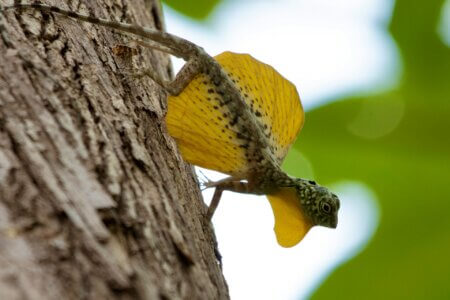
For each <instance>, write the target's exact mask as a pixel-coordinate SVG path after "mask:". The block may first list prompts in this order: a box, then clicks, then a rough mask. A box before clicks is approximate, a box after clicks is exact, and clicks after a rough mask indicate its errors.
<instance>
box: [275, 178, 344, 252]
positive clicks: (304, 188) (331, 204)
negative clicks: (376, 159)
mask: <svg viewBox="0 0 450 300" xmlns="http://www.w3.org/2000/svg"><path fill="white" fill-rule="evenodd" d="M267 198H268V199H269V202H270V204H271V206H272V211H273V213H274V217H275V227H274V230H275V234H276V237H277V241H278V243H279V244H280V245H281V246H283V247H292V246H295V245H296V244H298V243H299V242H300V241H301V240H302V239H303V238H304V237H305V235H306V234H307V233H308V231H309V230H310V229H311V228H312V227H313V226H315V225H320V226H325V227H331V228H336V226H337V220H338V217H337V213H338V210H339V205H340V204H339V199H338V197H337V196H336V195H335V194H333V193H331V192H330V191H328V190H327V189H326V188H324V187H322V186H319V185H318V184H316V183H315V182H314V181H310V180H304V179H294V178H285V180H283V181H282V182H278V187H277V189H276V190H275V191H273V192H272V193H269V194H267Z"/></svg>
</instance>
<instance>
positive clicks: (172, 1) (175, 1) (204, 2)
mask: <svg viewBox="0 0 450 300" xmlns="http://www.w3.org/2000/svg"><path fill="white" fill-rule="evenodd" d="M163 2H164V3H165V4H167V5H168V6H170V7H171V8H173V9H174V10H176V11H178V12H179V13H181V14H183V15H185V16H188V17H190V18H193V19H197V20H204V19H206V18H207V17H208V16H209V15H210V14H211V13H212V11H213V10H214V8H215V7H216V6H217V4H219V3H220V2H221V0H195V1H190V0H163Z"/></svg>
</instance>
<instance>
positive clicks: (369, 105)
mask: <svg viewBox="0 0 450 300" xmlns="http://www.w3.org/2000/svg"><path fill="white" fill-rule="evenodd" d="M165 2H166V3H167V4H168V5H169V6H171V7H173V8H174V9H176V10H178V11H179V12H181V13H183V14H186V15H188V16H189V17H191V18H195V19H204V18H206V17H207V16H208V14H210V13H211V11H212V10H213V9H214V7H215V6H216V5H217V4H218V3H219V2H220V0H215V1H208V0H202V1H194V2H193V1H184V0H165ZM443 3H444V1H443V0H429V1H422V0H397V1H396V3H395V10H394V14H393V17H392V22H391V25H390V31H391V34H392V36H393V38H394V40H395V41H396V42H397V45H398V47H399V49H400V52H401V57H402V65H403V70H402V72H403V73H402V78H401V82H400V84H399V86H397V87H396V88H395V90H392V91H389V92H386V93H382V94H376V95H371V96H366V97H351V98H347V99H340V100H339V101H336V102H334V103H331V104H329V105H326V106H323V107H320V108H318V109H315V110H313V111H310V112H307V116H306V117H307V122H306V123H305V127H304V129H303V131H302V133H301V136H300V138H299V139H298V140H297V143H296V145H295V147H296V149H297V150H299V151H301V153H304V154H305V156H306V157H308V159H309V161H310V162H311V163H312V166H313V168H314V174H315V175H316V176H315V177H316V179H317V180H318V181H319V182H320V183H321V184H324V185H327V184H328V185H329V184H331V183H334V182H338V181H342V180H356V181H361V182H364V183H365V184H367V185H368V186H370V187H371V188H372V189H373V190H374V191H375V193H376V195H377V197H378V200H379V206H380V208H381V221H380V224H379V228H378V230H377V232H376V234H375V236H374V238H373V239H372V240H371V242H370V243H369V245H368V246H367V248H366V249H365V250H364V251H363V252H362V253H361V254H360V255H358V256H357V257H355V258H354V259H352V260H350V261H349V262H348V263H346V264H344V265H343V266H341V267H339V268H338V269H337V270H336V271H335V272H334V273H333V274H332V275H331V276H330V277H329V278H328V279H327V280H326V282H325V283H324V284H323V285H322V286H321V287H320V288H319V289H318V291H317V292H316V293H315V294H314V295H313V298H316V299H404V298H408V299H450V49H449V48H448V47H446V46H445V45H444V44H443V43H442V41H441V40H440V39H439V37H438V36H437V30H436V28H437V25H438V22H439V17H440V13H441V9H442V7H443ZM285 166H286V169H288V170H289V172H290V173H291V174H292V175H296V176H305V177H310V175H311V173H310V168H307V170H304V169H305V168H304V166H305V161H304V160H303V159H301V158H300V159H299V158H298V156H297V158H296V157H295V155H294V156H292V155H291V156H288V159H287V161H286V165H285ZM300 166H301V167H302V168H303V170H299V167H300ZM296 170H297V172H296ZM298 170H299V171H298ZM331 250H332V249H331Z"/></svg>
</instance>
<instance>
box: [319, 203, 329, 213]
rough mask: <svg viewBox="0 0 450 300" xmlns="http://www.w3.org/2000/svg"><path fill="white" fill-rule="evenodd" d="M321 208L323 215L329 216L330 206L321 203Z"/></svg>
mask: <svg viewBox="0 0 450 300" xmlns="http://www.w3.org/2000/svg"><path fill="white" fill-rule="evenodd" d="M321 208H322V211H323V212H324V213H327V214H329V213H330V212H331V205H330V204H329V203H327V202H323V203H322V205H321Z"/></svg>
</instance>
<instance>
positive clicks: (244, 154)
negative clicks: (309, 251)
mask: <svg viewBox="0 0 450 300" xmlns="http://www.w3.org/2000/svg"><path fill="white" fill-rule="evenodd" d="M0 8H1V7H0ZM12 9H35V10H40V11H45V12H52V13H57V14H60V15H63V16H66V17H70V18H74V19H77V20H80V21H84V22H89V23H93V24H97V25H100V26H105V27H109V28H111V29H114V30H117V31H120V32H126V33H129V34H132V35H134V36H136V37H137V38H138V40H140V41H141V43H140V45H143V43H145V46H146V47H150V48H153V49H156V50H160V51H163V52H166V53H168V54H171V55H174V56H177V57H180V58H182V59H184V60H185V61H186V64H185V66H184V67H183V68H182V69H181V70H180V72H179V73H178V74H177V76H176V78H175V79H174V80H173V81H170V82H168V81H165V80H163V79H161V78H160V77H159V76H158V75H157V74H154V73H153V71H152V70H146V71H145V72H144V73H143V74H144V75H148V76H150V77H151V78H152V79H153V80H155V81H156V82H157V83H158V84H160V85H161V86H162V87H163V88H164V89H165V90H166V91H167V92H168V94H169V97H168V108H169V109H168V113H167V118H166V122H167V127H168V130H169V133H170V134H171V135H172V136H173V137H174V138H175V140H176V141H177V144H178V146H179V148H180V151H181V153H182V155H183V157H184V159H185V160H186V161H188V162H190V163H193V164H196V165H199V166H202V167H205V168H209V169H213V170H217V171H220V172H223V173H226V174H229V175H230V177H228V178H226V179H224V180H221V181H218V182H210V183H207V184H206V185H207V187H215V188H216V189H215V193H214V197H213V200H212V202H211V205H210V208H209V210H208V213H207V218H208V219H210V218H211V217H212V215H213V213H214V211H215V208H216V207H217V205H218V203H219V200H220V197H221V194H222V192H223V191H225V190H229V191H233V192H239V193H250V194H257V195H267V197H268V199H269V201H270V203H271V206H272V209H273V212H274V216H275V233H276V236H277V240H278V242H279V244H280V245H281V246H284V247H291V246H294V245H295V244H297V243H298V242H299V241H301V240H302V239H303V237H304V236H305V234H306V233H307V232H308V230H309V229H310V228H311V227H312V226H315V225H321V226H326V227H332V228H335V227H336V226H337V213H338V210H339V206H340V204H339V199H338V198H337V196H336V195H334V194H333V193H331V192H330V191H328V190H327V189H326V188H325V187H322V186H319V185H318V184H316V183H315V182H314V181H309V180H304V179H299V178H292V177H290V176H288V175H287V174H286V173H285V172H283V171H282V170H281V167H280V166H281V163H282V161H283V159H284V157H285V155H286V153H287V151H288V150H289V148H290V146H291V145H292V143H293V142H294V141H295V138H296V136H297V135H298V133H299V131H300V130H301V128H302V126H303V120H304V113H303V109H302V107H301V102H300V98H299V96H298V93H297V91H296V89H295V86H293V85H292V84H291V83H290V82H289V81H288V80H286V79H285V78H283V77H282V76H281V75H280V74H279V73H278V72H276V71H275V70H274V69H273V68H272V67H270V66H268V65H266V64H264V63H262V62H259V61H257V60H256V59H254V58H253V57H251V56H249V55H244V54H236V53H231V52H224V53H222V54H220V55H218V56H216V57H214V58H213V57H211V56H209V55H208V54H207V53H206V52H205V51H204V50H203V49H202V48H201V47H199V46H197V45H195V44H193V43H191V42H189V41H187V40H185V39H183V38H180V37H177V36H174V35H171V34H168V33H165V32H160V31H157V30H154V29H152V28H144V27H140V26H137V25H132V24H126V23H119V22H114V21H109V20H105V19H100V18H95V17H91V16H86V15H82V14H78V13H75V12H71V11H67V10H63V9H60V8H58V7H52V6H46V5H42V4H25V3H21V4H14V5H12V6H5V7H3V10H4V11H6V10H12ZM2 13H4V12H3V11H0V15H1V14H2ZM0 20H2V19H1V18H0ZM0 30H2V31H1V32H0V34H1V36H3V37H4V36H5V33H4V31H3V30H4V26H3V25H2V24H0ZM143 41H145V42H143Z"/></svg>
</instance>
